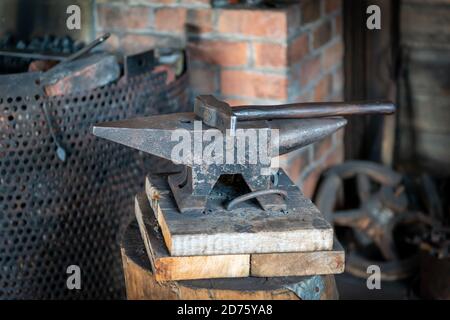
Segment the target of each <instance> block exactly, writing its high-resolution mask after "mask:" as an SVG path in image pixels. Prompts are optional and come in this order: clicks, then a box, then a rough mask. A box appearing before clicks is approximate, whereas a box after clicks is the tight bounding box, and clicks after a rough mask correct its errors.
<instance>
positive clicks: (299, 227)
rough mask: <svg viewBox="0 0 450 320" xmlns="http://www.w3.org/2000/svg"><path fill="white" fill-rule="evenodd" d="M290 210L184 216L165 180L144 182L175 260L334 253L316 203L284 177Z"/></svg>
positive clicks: (252, 209)
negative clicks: (181, 258)
mask: <svg viewBox="0 0 450 320" xmlns="http://www.w3.org/2000/svg"><path fill="white" fill-rule="evenodd" d="M278 187H284V188H285V189H287V190H288V200H287V211H286V212H269V211H264V210H262V209H260V208H259V207H258V206H257V205H256V204H252V203H249V204H245V205H244V206H243V207H242V208H240V209H234V210H233V211H232V212H230V211H227V210H225V209H223V207H215V208H214V209H213V210H211V212H210V213H209V214H201V213H198V214H196V213H192V214H191V213H184V214H181V213H180V212H179V211H178V209H177V207H176V203H175V201H174V199H173V197H172V195H171V193H170V192H169V190H170V188H169V186H168V184H167V179H166V178H164V177H161V176H157V175H152V176H150V177H147V179H146V194H147V197H148V199H149V200H150V204H151V207H152V209H153V212H154V214H155V217H156V219H157V221H158V224H159V225H160V227H161V232H162V234H163V237H164V241H165V243H166V246H167V248H168V250H169V252H170V254H171V255H172V256H194V255H220V254H246V253H250V254H251V253H275V252H307V251H318V250H331V249H332V246H333V229H332V227H331V226H330V225H329V223H328V222H327V221H326V220H325V219H324V218H323V217H322V215H321V213H320V212H319V210H318V209H317V208H316V207H315V206H314V205H313V203H312V202H311V201H310V200H309V199H307V198H306V197H304V196H303V195H302V194H301V192H300V190H299V189H298V188H297V187H296V186H295V185H294V183H293V182H292V181H290V179H289V178H288V177H287V176H286V174H284V173H282V174H281V175H280V178H279V186H278Z"/></svg>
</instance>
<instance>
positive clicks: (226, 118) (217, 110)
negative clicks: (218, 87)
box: [194, 95, 237, 136]
mask: <svg viewBox="0 0 450 320" xmlns="http://www.w3.org/2000/svg"><path fill="white" fill-rule="evenodd" d="M194 113H195V114H196V115H197V116H198V117H199V118H200V119H202V120H203V123H205V124H206V125H208V126H210V127H213V128H217V129H220V130H222V131H223V132H225V130H227V129H229V130H230V131H229V132H230V135H232V136H233V135H234V134H235V131H236V120H237V119H236V116H235V115H234V113H233V110H232V108H231V107H230V105H229V104H228V103H226V102H223V101H220V100H217V99H216V98H215V97H214V96H212V95H200V96H197V98H196V99H195V105H194Z"/></svg>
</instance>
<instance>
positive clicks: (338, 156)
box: [322, 144, 344, 170]
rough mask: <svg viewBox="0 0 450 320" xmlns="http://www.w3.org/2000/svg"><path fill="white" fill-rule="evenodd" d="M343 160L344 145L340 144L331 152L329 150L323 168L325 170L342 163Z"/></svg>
mask: <svg viewBox="0 0 450 320" xmlns="http://www.w3.org/2000/svg"><path fill="white" fill-rule="evenodd" d="M343 161H344V145H343V144H341V145H339V146H337V147H336V148H335V149H334V150H333V152H331V153H330V154H329V155H328V157H327V158H326V159H325V163H324V164H323V166H322V167H323V170H326V169H328V168H330V167H332V166H334V165H337V164H339V163H342V162H343Z"/></svg>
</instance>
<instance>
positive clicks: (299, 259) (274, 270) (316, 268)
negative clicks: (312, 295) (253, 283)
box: [250, 239, 345, 277]
mask: <svg viewBox="0 0 450 320" xmlns="http://www.w3.org/2000/svg"><path fill="white" fill-rule="evenodd" d="M344 267H345V252H344V249H343V248H342V246H341V244H340V243H339V241H338V240H337V239H334V245H333V250H330V251H316V252H287V253H266V254H252V255H251V259H250V270H251V276H253V277H281V276H308V275H319V274H320V275H324V274H337V273H342V272H344Z"/></svg>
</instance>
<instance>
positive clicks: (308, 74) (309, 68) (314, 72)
mask: <svg viewBox="0 0 450 320" xmlns="http://www.w3.org/2000/svg"><path fill="white" fill-rule="evenodd" d="M321 71H322V68H321V66H320V56H319V55H317V56H314V57H311V58H309V59H308V60H305V61H304V62H303V65H302V70H301V73H300V79H301V81H300V83H301V85H302V86H306V85H307V84H308V83H310V82H312V81H314V80H315V79H317V78H318V77H319V75H320V72H321Z"/></svg>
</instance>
